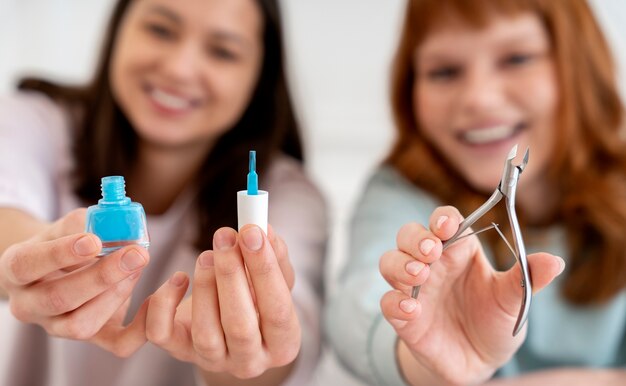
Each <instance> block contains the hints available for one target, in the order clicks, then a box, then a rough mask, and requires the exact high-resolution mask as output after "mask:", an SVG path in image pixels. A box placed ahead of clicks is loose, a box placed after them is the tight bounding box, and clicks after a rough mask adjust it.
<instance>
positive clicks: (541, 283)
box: [495, 252, 565, 315]
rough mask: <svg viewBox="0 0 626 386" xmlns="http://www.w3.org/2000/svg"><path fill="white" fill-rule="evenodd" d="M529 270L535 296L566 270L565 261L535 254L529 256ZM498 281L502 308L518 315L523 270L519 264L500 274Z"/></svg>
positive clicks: (498, 294)
mask: <svg viewBox="0 0 626 386" xmlns="http://www.w3.org/2000/svg"><path fill="white" fill-rule="evenodd" d="M528 268H529V270H530V276H531V277H530V279H531V282H532V289H533V294H536V293H537V292H539V291H541V290H542V289H544V288H545V287H546V286H547V285H548V284H550V283H551V282H552V280H554V278H555V277H557V276H558V275H560V274H561V272H563V270H564V269H565V261H563V259H562V258H560V257H559V256H555V255H551V254H549V253H543V252H542V253H533V254H531V255H528ZM500 275H501V277H500V278H498V280H496V291H495V294H496V297H497V298H498V303H499V304H500V306H501V307H502V308H503V309H504V310H505V311H506V312H507V313H509V314H511V315H517V313H518V312H519V304H520V301H521V299H522V296H523V290H522V286H521V281H522V270H521V267H520V264H519V263H516V264H515V265H514V266H513V267H511V269H509V270H508V271H506V272H501V273H500Z"/></svg>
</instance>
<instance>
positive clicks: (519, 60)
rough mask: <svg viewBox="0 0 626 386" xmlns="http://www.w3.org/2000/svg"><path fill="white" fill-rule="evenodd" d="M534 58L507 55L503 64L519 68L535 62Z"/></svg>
mask: <svg viewBox="0 0 626 386" xmlns="http://www.w3.org/2000/svg"><path fill="white" fill-rule="evenodd" d="M533 58H534V56H533V55H530V54H522V53H515V54H510V55H507V56H506V57H505V58H504V60H502V64H503V65H505V66H510V67H518V66H522V65H524V64H527V63H529V62H531V61H532V60H533Z"/></svg>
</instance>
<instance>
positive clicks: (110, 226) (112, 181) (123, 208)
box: [85, 176, 150, 256]
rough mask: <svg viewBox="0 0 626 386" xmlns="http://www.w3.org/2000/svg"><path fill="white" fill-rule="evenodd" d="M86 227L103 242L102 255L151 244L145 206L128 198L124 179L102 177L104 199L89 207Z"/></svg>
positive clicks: (145, 246) (146, 246) (87, 230)
mask: <svg viewBox="0 0 626 386" xmlns="http://www.w3.org/2000/svg"><path fill="white" fill-rule="evenodd" d="M85 228H86V229H85V231H86V232H90V233H93V234H95V235H96V236H98V237H99V238H100V240H101V241H102V252H101V253H100V256H103V255H107V254H109V253H111V252H113V251H116V250H118V249H120V248H122V247H124V246H127V245H133V244H136V245H140V246H142V247H144V248H148V246H149V245H150V238H149V236H148V228H147V222H146V214H145V212H144V210H143V206H141V204H139V203H137V202H132V201H131V200H130V198H128V197H126V191H125V184H124V177H122V176H109V177H104V178H102V198H101V199H100V200H99V201H98V205H93V206H90V207H89V208H87V221H86V225H85Z"/></svg>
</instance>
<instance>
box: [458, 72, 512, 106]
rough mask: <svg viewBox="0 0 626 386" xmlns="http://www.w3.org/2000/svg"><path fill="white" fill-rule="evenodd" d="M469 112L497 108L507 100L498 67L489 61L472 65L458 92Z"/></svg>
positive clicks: (462, 103)
mask: <svg viewBox="0 0 626 386" xmlns="http://www.w3.org/2000/svg"><path fill="white" fill-rule="evenodd" d="M458 96H459V99H460V102H461V106H462V108H463V110H465V112H467V113H472V114H476V113H479V114H480V113H485V112H489V111H492V110H497V109H498V108H499V107H500V106H501V105H502V103H503V101H504V100H505V89H504V84H503V81H502V79H501V78H500V75H499V74H498V72H497V69H495V68H492V67H491V66H489V65H488V64H487V63H481V64H476V65H474V66H470V67H469V68H468V69H467V72H466V74H465V79H464V80H463V82H462V85H461V90H460V92H459V94H458Z"/></svg>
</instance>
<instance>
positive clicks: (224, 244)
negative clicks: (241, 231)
mask: <svg viewBox="0 0 626 386" xmlns="http://www.w3.org/2000/svg"><path fill="white" fill-rule="evenodd" d="M235 242H236V240H235V233H234V232H233V231H232V230H230V229H226V228H224V229H218V230H217V232H215V236H213V246H214V248H215V249H218V250H225V249H229V248H232V247H234V246H235Z"/></svg>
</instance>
